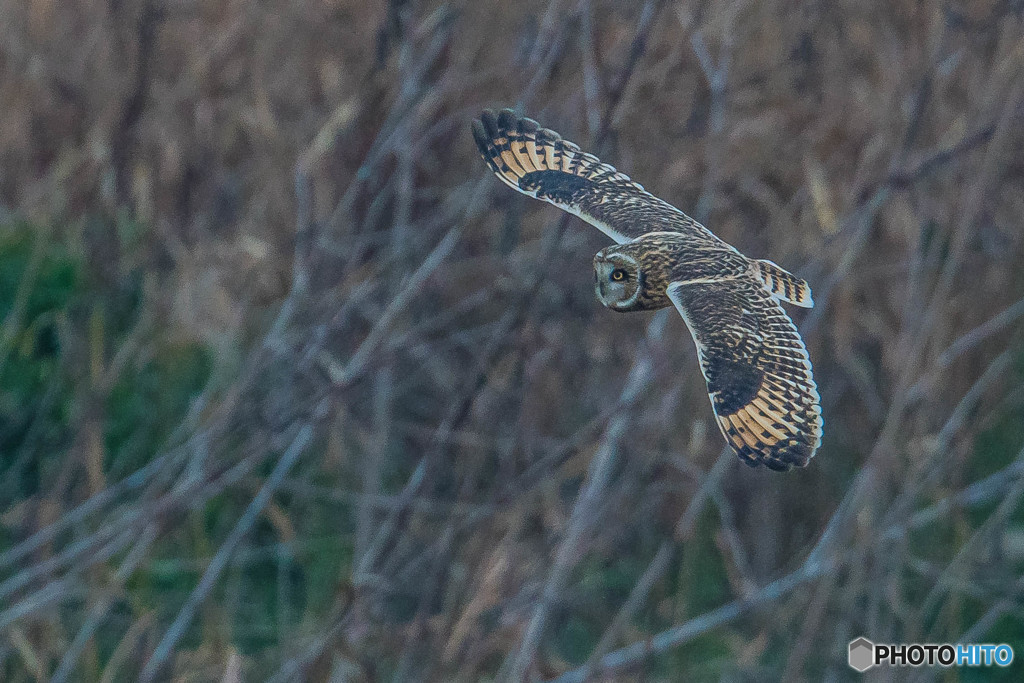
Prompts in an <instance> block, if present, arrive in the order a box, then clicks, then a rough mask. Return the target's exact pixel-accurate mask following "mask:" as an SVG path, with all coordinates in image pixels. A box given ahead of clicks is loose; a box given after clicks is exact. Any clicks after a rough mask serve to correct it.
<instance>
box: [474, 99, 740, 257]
mask: <svg viewBox="0 0 1024 683" xmlns="http://www.w3.org/2000/svg"><path fill="white" fill-rule="evenodd" d="M473 138H474V139H475V140H476V144H477V146H478V147H479V148H480V154H481V155H482V156H483V158H484V161H486V162H487V164H488V165H489V166H490V167H491V170H492V171H494V173H495V175H497V176H498V178H499V179H500V180H501V181H502V182H504V183H505V184H506V185H508V186H509V187H511V188H512V189H514V190H516V191H518V192H522V193H523V194H525V195H529V196H530V197H534V198H536V199H542V200H544V201H546V202H549V203H551V204H554V205H555V206H557V207H558V208H560V209H562V210H564V211H568V212H569V213H571V214H574V215H576V216H579V217H580V218H582V219H583V220H585V221H586V222H587V223H590V224H591V225H593V226H594V227H596V228H597V229H599V230H600V231H601V232H603V233H604V234H606V235H608V236H609V237H610V238H612V239H613V240H615V241H616V242H618V243H619V244H621V243H623V242H629V241H630V240H633V239H636V238H637V237H640V236H641V235H644V234H646V233H649V232H678V233H682V234H685V235H686V236H688V237H691V238H692V239H694V240H696V241H698V242H703V243H707V244H709V245H716V246H722V245H725V242H722V241H721V240H720V239H719V238H718V237H716V236H715V235H714V233H712V232H711V231H710V230H708V229H707V228H705V227H704V226H703V225H701V224H700V223H698V222H697V221H695V220H694V219H692V218H690V217H689V216H687V215H686V214H685V213H683V212H682V211H680V210H679V209H677V208H676V207H674V206H672V205H671V204H669V203H668V202H665V201H662V200H661V199H658V198H657V197H655V196H654V195H652V194H651V193H650V192H648V191H646V190H645V189H644V188H643V187H642V186H641V185H640V184H638V183H634V182H633V181H632V180H630V179H629V176H627V175H626V174H625V173H619V172H618V171H616V170H615V169H614V168H613V167H611V166H609V165H608V164H603V163H601V160H600V159H598V158H597V157H595V156H594V155H593V154H587V153H585V152H582V151H581V150H580V148H579V147H578V146H577V145H575V144H573V143H571V142H569V141H568V140H563V139H562V136H560V135H559V134H558V133H556V132H555V131H553V130H549V129H547V128H541V127H540V125H539V124H538V123H537V122H536V121H534V120H533V119H528V118H525V117H520V116H518V115H516V113H515V112H513V111H512V110H510V109H504V110H502V111H501V112H500V113H498V114H495V113H494V112H493V111H491V110H489V109H487V110H484V112H483V113H482V114H481V115H480V118H479V119H477V120H476V121H473Z"/></svg>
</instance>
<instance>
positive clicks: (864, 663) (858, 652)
mask: <svg viewBox="0 0 1024 683" xmlns="http://www.w3.org/2000/svg"><path fill="white" fill-rule="evenodd" d="M874 655H875V644H874V643H872V642H871V641H870V640H868V639H867V638H865V637H863V636H861V637H860V638H858V639H857V640H852V641H850V655H849V659H848V660H847V661H848V662H849V664H850V666H851V667H853V668H854V669H856V670H857V671H860V672H861V673H864V672H865V671H867V670H868V669H870V668H871V667H873V666H874V665H875V662H874V659H875V656H874Z"/></svg>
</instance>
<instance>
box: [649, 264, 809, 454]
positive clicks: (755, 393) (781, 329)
mask: <svg viewBox="0 0 1024 683" xmlns="http://www.w3.org/2000/svg"><path fill="white" fill-rule="evenodd" d="M668 296H669V298H670V299H671V300H672V302H673V303H674V304H675V306H676V308H677V309H679V312H680V313H681V314H682V316H683V319H684V320H685V321H686V325H687V327H689V329H690V333H691V334H692V335H693V340H694V342H696V344H697V353H698V356H699V359H700V367H701V372H702V373H703V375H704V379H705V380H706V381H707V385H708V394H709V397H710V398H711V405H712V407H713V408H714V410H715V418H716V421H717V422H718V426H719V429H721V431H722V434H723V435H724V436H725V439H726V441H728V443H729V445H730V446H732V448H733V450H735V451H736V454H737V455H739V457H740V459H741V460H743V461H744V462H745V463H746V464H748V465H750V466H752V467H756V466H757V465H765V466H766V467H769V468H771V469H773V470H788V469H790V467H792V466H797V467H803V466H804V465H806V464H807V463H808V461H810V459H811V458H812V457H813V456H814V453H815V451H816V450H817V448H818V446H819V445H820V444H821V433H822V417H821V406H820V398H819V396H818V388H817V385H816V384H815V383H814V376H813V375H812V374H811V362H810V359H809V358H808V355H807V348H806V347H805V346H804V342H803V340H802V339H801V338H800V333H799V332H798V331H797V329H796V326H795V325H794V324H793V321H792V320H790V318H789V316H788V315H786V312H785V311H784V310H782V307H781V306H780V305H779V303H778V301H776V300H775V299H773V298H772V296H771V294H770V293H769V292H768V291H766V290H765V288H764V285H763V284H762V283H760V282H758V281H757V280H755V279H753V278H752V277H748V276H742V277H736V278H730V279H722V280H716V281H709V280H707V279H702V280H695V281H689V282H673V283H672V284H670V285H669V286H668Z"/></svg>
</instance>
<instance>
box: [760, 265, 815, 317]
mask: <svg viewBox="0 0 1024 683" xmlns="http://www.w3.org/2000/svg"><path fill="white" fill-rule="evenodd" d="M755 263H756V264H757V270H758V275H759V276H760V278H761V282H762V283H764V288H765V289H767V290H768V291H769V292H770V293H771V295H772V296H774V297H775V298H777V299H782V300H783V301H788V302H789V303H791V304H794V305H796V306H802V307H804V308H814V299H812V298H811V286H810V285H809V284H807V282H806V281H805V280H801V279H800V278H798V277H797V276H796V275H793V274H792V273H790V272H789V271H788V270H786V269H784V268H782V267H781V266H779V265H778V264H775V263H772V262H771V261H768V260H765V259H759V260H757V261H755Z"/></svg>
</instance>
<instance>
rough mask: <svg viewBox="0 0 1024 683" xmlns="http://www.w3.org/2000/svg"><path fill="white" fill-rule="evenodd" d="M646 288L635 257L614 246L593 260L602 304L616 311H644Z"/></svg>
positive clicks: (600, 252)
mask: <svg viewBox="0 0 1024 683" xmlns="http://www.w3.org/2000/svg"><path fill="white" fill-rule="evenodd" d="M616 246H619V245H616ZM643 285H644V282H643V273H642V272H641V269H640V262H639V261H638V260H637V259H636V258H635V257H634V256H632V255H631V254H628V253H625V252H624V251H623V250H621V249H616V248H615V247H608V248H607V249H602V250H601V251H599V252H597V255H596V256H595V257H594V291H595V292H596V293H597V298H598V299H599V300H600V301H601V303H602V304H604V305H605V306H607V307H608V308H610V309H612V310H613V311H631V310H636V309H638V308H644V306H643V305H641V304H640V294H641V291H642V290H643Z"/></svg>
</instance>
